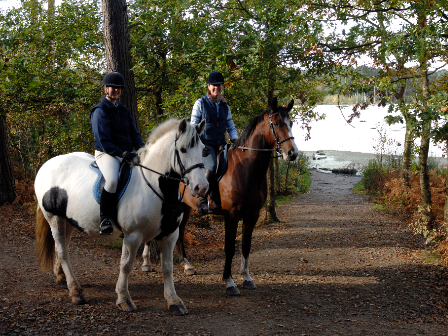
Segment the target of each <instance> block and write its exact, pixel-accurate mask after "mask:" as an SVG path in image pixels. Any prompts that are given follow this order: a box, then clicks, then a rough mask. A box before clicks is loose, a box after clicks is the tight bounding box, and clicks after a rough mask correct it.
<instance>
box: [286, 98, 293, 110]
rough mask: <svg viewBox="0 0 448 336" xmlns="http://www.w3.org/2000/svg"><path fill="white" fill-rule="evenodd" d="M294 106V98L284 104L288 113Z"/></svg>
mask: <svg viewBox="0 0 448 336" xmlns="http://www.w3.org/2000/svg"><path fill="white" fill-rule="evenodd" d="M293 106H294V99H291V101H290V102H289V103H288V105H286V109H287V110H288V113H289V112H290V111H291V110H292V108H293Z"/></svg>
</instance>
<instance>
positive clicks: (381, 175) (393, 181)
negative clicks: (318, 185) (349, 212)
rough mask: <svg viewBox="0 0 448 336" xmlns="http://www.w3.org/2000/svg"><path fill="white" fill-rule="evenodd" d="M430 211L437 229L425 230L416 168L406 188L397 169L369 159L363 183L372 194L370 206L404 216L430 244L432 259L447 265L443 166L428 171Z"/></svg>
mask: <svg viewBox="0 0 448 336" xmlns="http://www.w3.org/2000/svg"><path fill="white" fill-rule="evenodd" d="M429 175H430V188H431V199H432V211H433V215H434V219H435V224H436V225H435V226H436V228H437V229H434V230H428V228H427V226H426V223H424V222H423V221H422V216H421V190H420V178H419V174H418V171H416V170H413V171H411V175H410V182H411V183H410V187H408V186H406V185H405V182H404V179H403V178H402V177H401V174H400V169H397V168H393V167H385V166H382V165H380V164H378V162H371V163H370V164H369V165H368V166H367V167H366V168H365V171H364V177H363V180H362V181H363V185H364V186H365V190H366V192H367V193H368V194H369V195H370V196H372V200H373V202H374V208H375V209H377V210H382V211H389V212H394V213H396V214H398V215H400V217H402V218H404V219H405V220H406V222H407V224H408V225H409V227H410V228H411V229H412V231H413V232H414V234H419V235H422V236H423V237H425V238H426V239H427V242H428V243H429V242H430V243H431V246H434V252H433V253H431V254H432V258H433V259H434V258H436V257H438V258H439V259H440V263H441V264H443V265H446V266H448V224H447V223H446V222H445V221H444V206H445V197H446V176H447V169H446V167H445V168H443V169H440V168H437V169H432V170H431V171H430V174H429Z"/></svg>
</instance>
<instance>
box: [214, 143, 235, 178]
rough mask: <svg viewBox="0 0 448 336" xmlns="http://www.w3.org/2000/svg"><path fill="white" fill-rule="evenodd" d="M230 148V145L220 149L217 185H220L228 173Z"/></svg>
mask: <svg viewBox="0 0 448 336" xmlns="http://www.w3.org/2000/svg"><path fill="white" fill-rule="evenodd" d="M230 146H231V144H230V143H227V144H225V145H222V146H220V147H219V150H218V153H216V171H215V176H216V183H218V182H219V181H220V180H221V179H222V177H223V176H224V175H225V173H226V172H227V167H228V161H227V152H228V151H229V148H230Z"/></svg>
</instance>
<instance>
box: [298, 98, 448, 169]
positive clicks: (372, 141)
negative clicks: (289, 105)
mask: <svg viewBox="0 0 448 336" xmlns="http://www.w3.org/2000/svg"><path fill="white" fill-rule="evenodd" d="M315 111H317V112H319V113H320V114H322V113H325V115H326V118H325V119H324V120H320V121H314V122H312V123H311V124H310V126H311V132H310V134H311V139H309V140H308V141H305V135H306V134H305V131H304V130H303V129H301V128H300V126H299V125H296V124H294V126H293V128H292V132H293V135H294V137H295V141H296V144H297V147H298V148H299V150H300V151H303V152H305V154H306V155H307V156H308V157H309V158H310V163H311V167H312V168H318V169H325V170H328V169H329V170H331V169H337V168H349V167H351V168H355V169H357V170H360V169H362V167H363V166H365V165H366V164H367V163H368V162H369V160H372V159H374V158H375V154H377V153H378V151H377V150H375V148H374V147H375V146H378V143H379V139H380V136H379V132H378V130H382V132H383V133H385V134H386V138H387V139H388V140H389V143H390V145H389V146H387V147H388V148H387V149H386V151H387V152H388V153H394V154H397V155H401V154H402V153H403V146H402V144H403V143H404V136H405V126H404V125H403V124H395V125H391V126H389V125H388V124H387V123H386V122H385V121H384V117H385V116H386V115H387V107H384V108H380V107H376V106H370V107H369V108H367V109H366V110H362V111H361V117H360V118H356V119H354V120H353V122H352V123H351V125H349V124H347V122H346V121H345V119H344V117H345V118H346V119H347V118H348V116H349V115H350V114H351V112H352V107H351V106H349V107H344V108H342V109H339V107H338V106H336V105H318V106H317V107H316V108H315ZM416 143H418V140H416ZM318 150H319V151H323V152H324V153H325V154H326V157H327V158H326V159H321V160H312V157H313V154H314V153H315V152H316V151H318ZM443 153H444V152H443V149H442V148H441V147H438V146H435V145H434V144H431V147H430V156H432V157H437V159H436V160H437V162H439V164H440V165H441V164H446V159H444V158H442V154H443Z"/></svg>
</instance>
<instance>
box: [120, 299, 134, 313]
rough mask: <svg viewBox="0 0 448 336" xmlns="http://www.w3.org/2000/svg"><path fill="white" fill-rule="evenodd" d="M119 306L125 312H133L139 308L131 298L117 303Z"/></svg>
mask: <svg viewBox="0 0 448 336" xmlns="http://www.w3.org/2000/svg"><path fill="white" fill-rule="evenodd" d="M117 307H118V308H120V310H121V311H125V312H133V311H134V310H137V306H136V305H135V304H134V302H132V301H131V300H129V299H128V300H126V301H124V302H120V303H117Z"/></svg>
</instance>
